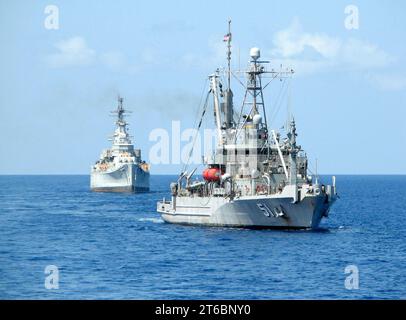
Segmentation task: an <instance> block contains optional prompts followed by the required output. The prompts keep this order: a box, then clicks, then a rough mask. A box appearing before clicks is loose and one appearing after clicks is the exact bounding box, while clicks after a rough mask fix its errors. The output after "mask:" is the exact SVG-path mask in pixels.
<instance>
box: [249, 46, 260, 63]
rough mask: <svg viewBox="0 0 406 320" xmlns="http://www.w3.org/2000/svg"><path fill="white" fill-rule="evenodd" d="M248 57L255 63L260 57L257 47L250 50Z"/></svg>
mask: <svg viewBox="0 0 406 320" xmlns="http://www.w3.org/2000/svg"><path fill="white" fill-rule="evenodd" d="M250 56H251V58H252V60H254V61H256V60H258V59H259V58H260V57H261V51H260V50H259V48H257V47H254V48H251V50H250Z"/></svg>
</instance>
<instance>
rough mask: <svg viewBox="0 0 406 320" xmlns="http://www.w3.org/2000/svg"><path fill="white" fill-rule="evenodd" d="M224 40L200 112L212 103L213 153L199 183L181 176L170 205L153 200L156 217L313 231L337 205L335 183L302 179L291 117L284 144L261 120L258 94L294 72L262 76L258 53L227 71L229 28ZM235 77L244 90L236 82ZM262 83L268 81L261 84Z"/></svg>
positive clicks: (303, 163) (302, 157) (304, 165)
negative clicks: (221, 61)
mask: <svg viewBox="0 0 406 320" xmlns="http://www.w3.org/2000/svg"><path fill="white" fill-rule="evenodd" d="M225 39H226V41H227V62H228V68H227V69H226V70H223V71H222V70H220V69H217V70H216V72H215V73H214V74H212V75H210V76H209V82H210V88H209V90H208V94H207V99H206V104H205V105H204V108H203V113H202V115H204V114H206V109H207V107H208V101H209V100H210V99H209V97H210V96H212V98H213V109H214V118H215V123H216V130H217V146H216V150H215V152H214V153H213V154H212V155H209V156H207V157H205V160H204V164H205V165H206V168H205V170H204V171H203V172H202V176H203V180H192V175H193V174H194V173H195V170H196V169H195V170H191V171H190V172H189V173H188V172H187V170H184V171H183V172H182V173H181V174H180V176H179V178H178V180H177V181H176V182H174V183H172V184H171V186H170V188H171V194H172V196H171V199H170V200H166V199H163V200H162V201H159V202H158V203H157V211H158V212H159V213H160V214H161V216H162V218H163V220H164V221H166V222H170V223H179V224H191V225H195V224H197V225H207V226H229V227H266V228H317V227H318V225H319V223H320V221H321V219H322V217H326V216H327V215H328V212H329V209H330V207H331V205H332V204H333V203H334V201H335V200H336V198H337V195H336V188H335V177H333V179H332V180H333V183H332V185H325V184H321V183H319V181H318V180H319V179H318V177H317V175H316V178H315V179H314V178H313V177H312V176H311V175H309V174H308V159H307V156H306V154H305V152H304V151H303V149H302V147H301V146H300V145H298V144H297V142H296V137H297V131H296V123H295V120H294V118H293V117H292V116H290V117H289V121H288V125H287V133H286V137H284V138H282V137H281V134H280V133H279V132H277V131H276V130H271V129H270V128H269V127H268V121H267V116H266V115H267V109H266V106H265V102H264V94H263V89H264V87H267V86H268V85H269V84H270V83H271V82H272V80H274V79H281V78H286V77H291V76H292V74H293V70H286V69H285V70H279V71H275V70H274V69H271V70H267V69H266V65H267V63H268V61H261V60H260V50H259V49H258V48H252V49H251V50H250V56H251V60H250V62H249V66H248V69H247V70H245V71H244V72H233V71H232V70H231V65H230V61H231V30H230V24H229V32H228V34H227V35H226V37H225ZM239 74H242V75H243V76H244V77H245V83H243V82H241V81H240V80H239V79H238V78H237V76H238V75H239ZM222 75H223V77H222ZM232 76H233V77H235V78H236V79H237V80H238V81H239V82H240V83H241V84H242V85H243V86H244V98H243V101H242V103H241V108H240V112H236V111H235V109H234V106H233V100H234V99H233V91H232V90H231V77H232ZM265 76H266V77H265ZM224 78H225V79H226V82H227V84H226V86H224V85H223V83H222V79H224ZM265 78H266V79H267V80H266V81H268V82H267V83H266V84H263V81H264V79H265ZM224 87H225V88H224ZM201 123H202V122H201V121H200V124H199V128H198V129H200V125H201Z"/></svg>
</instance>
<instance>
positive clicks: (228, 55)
mask: <svg viewBox="0 0 406 320" xmlns="http://www.w3.org/2000/svg"><path fill="white" fill-rule="evenodd" d="M227 62H228V72H227V76H228V77H227V89H228V91H230V89H231V87H230V86H231V19H229V20H228V34H227Z"/></svg>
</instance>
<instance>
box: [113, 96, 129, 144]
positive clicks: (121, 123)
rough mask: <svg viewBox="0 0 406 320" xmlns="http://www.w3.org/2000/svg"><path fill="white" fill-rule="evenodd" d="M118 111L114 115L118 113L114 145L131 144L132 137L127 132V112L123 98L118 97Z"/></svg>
mask: <svg viewBox="0 0 406 320" xmlns="http://www.w3.org/2000/svg"><path fill="white" fill-rule="evenodd" d="M117 101H118V105H117V109H116V110H114V111H112V113H117V120H116V126H117V127H116V130H115V132H114V144H117V145H119V144H131V140H130V135H129V134H128V132H127V122H126V121H125V119H124V117H125V114H126V113H127V111H126V110H125V109H124V107H123V98H122V97H120V96H118V98H117Z"/></svg>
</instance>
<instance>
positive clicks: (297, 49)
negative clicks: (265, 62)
mask: <svg viewBox="0 0 406 320" xmlns="http://www.w3.org/2000/svg"><path fill="white" fill-rule="evenodd" d="M273 44H274V48H273V49H271V50H270V53H271V56H273V57H275V59H276V61H277V62H278V63H282V64H284V65H288V66H292V67H293V68H294V69H296V71H298V73H299V74H303V73H317V72H321V71H327V70H331V69H332V68H338V67H339V68H342V69H346V70H367V69H368V70H370V69H371V68H372V69H373V68H383V67H387V66H389V65H390V64H391V63H392V62H393V61H394V58H393V57H391V56H390V55H389V54H388V53H386V52H385V51H384V50H382V49H380V48H379V47H378V46H376V45H373V44H371V43H368V42H366V41H361V40H358V39H354V38H348V39H339V38H337V37H332V36H329V35H327V34H325V33H308V32H304V31H303V29H302V26H301V25H300V22H299V20H297V19H295V20H294V21H293V22H292V24H291V25H290V26H289V27H288V28H286V29H284V30H281V31H278V32H277V33H276V34H275V36H274V38H273ZM274 61H275V60H274Z"/></svg>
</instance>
